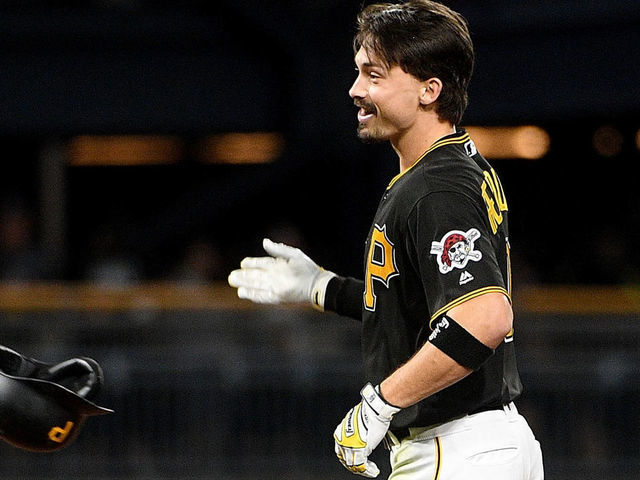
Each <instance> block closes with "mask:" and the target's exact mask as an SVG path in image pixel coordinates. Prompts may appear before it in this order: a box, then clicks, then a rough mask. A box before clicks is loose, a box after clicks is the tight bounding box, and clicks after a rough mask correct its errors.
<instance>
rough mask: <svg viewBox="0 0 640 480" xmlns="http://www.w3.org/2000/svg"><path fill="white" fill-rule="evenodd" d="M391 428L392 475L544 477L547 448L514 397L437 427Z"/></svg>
mask: <svg viewBox="0 0 640 480" xmlns="http://www.w3.org/2000/svg"><path fill="white" fill-rule="evenodd" d="M409 431H410V435H409V436H408V437H406V438H404V439H401V441H398V439H397V438H395V437H394V436H393V434H390V435H389V437H390V442H389V443H390V444H391V454H390V457H391V475H390V476H389V480H418V479H419V480H542V479H543V478H544V472H543V466H542V452H541V450H540V444H539V443H538V441H537V440H536V439H535V437H534V436H533V432H532V431H531V428H530V427H529V424H528V423H527V421H526V420H525V419H524V417H522V416H521V415H520V414H519V413H518V410H517V409H516V407H515V405H513V403H511V404H509V405H507V406H505V407H504V408H503V410H490V411H487V412H481V413H476V414H474V415H467V416H465V417H462V418H459V419H456V420H452V421H450V422H447V423H445V424H442V425H439V426H437V427H434V428H429V429H425V428H411V429H409Z"/></svg>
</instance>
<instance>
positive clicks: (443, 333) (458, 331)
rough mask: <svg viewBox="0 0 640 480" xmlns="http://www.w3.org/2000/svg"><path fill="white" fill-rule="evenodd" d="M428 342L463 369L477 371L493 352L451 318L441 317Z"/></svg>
mask: <svg viewBox="0 0 640 480" xmlns="http://www.w3.org/2000/svg"><path fill="white" fill-rule="evenodd" d="M429 342H431V344H433V345H434V346H435V347H436V348H438V349H439V350H441V351H442V352H444V353H446V354H447V355H448V356H450V357H451V358H452V359H454V360H455V361H456V362H458V363H459V364H460V365H462V366H463V367H467V368H470V369H472V370H477V369H478V368H480V367H481V366H482V364H483V363H484V362H486V361H487V360H488V359H489V357H491V355H493V350H492V349H491V348H489V347H487V346H486V345H485V344H484V343H482V342H481V341H480V340H478V339H477V338H476V337H474V336H473V335H471V334H470V333H469V332H467V331H466V330H465V329H464V328H463V327H462V326H461V325H460V324H458V323H457V322H456V321H455V320H454V319H453V318H451V317H449V316H447V315H442V316H441V317H440V319H439V320H438V323H436V326H435V328H434V329H433V331H432V332H431V335H429Z"/></svg>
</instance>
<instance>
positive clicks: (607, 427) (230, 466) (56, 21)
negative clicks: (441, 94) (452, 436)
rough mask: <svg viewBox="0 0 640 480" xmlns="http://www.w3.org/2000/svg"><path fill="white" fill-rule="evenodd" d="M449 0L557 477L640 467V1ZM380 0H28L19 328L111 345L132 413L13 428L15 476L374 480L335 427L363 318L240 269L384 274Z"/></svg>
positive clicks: (6, 111) (3, 310) (3, 297)
mask: <svg viewBox="0 0 640 480" xmlns="http://www.w3.org/2000/svg"><path fill="white" fill-rule="evenodd" d="M365 3H370V2H365ZM445 3H446V4H448V5H450V6H452V7H453V8H455V9H457V10H458V11H460V12H461V13H463V15H465V17H466V18H467V19H468V20H469V22H470V25H471V31H472V36H473V39H474V42H475V45H476V50H477V64H476V73H475V77H474V79H473V81H472V84H471V90H470V105H469V109H468V111H467V115H466V117H465V126H468V127H469V128H470V129H471V128H473V130H474V131H473V136H474V138H476V139H477V143H478V146H479V149H480V150H481V151H482V152H483V153H485V156H487V157H488V158H489V159H490V160H492V163H493V165H494V167H495V168H496V170H497V171H498V173H499V174H500V175H501V177H502V180H503V183H504V186H505V190H506V192H507V196H508V200H509V209H510V213H511V223H512V225H511V230H512V246H513V248H514V252H515V253H514V257H513V268H514V300H515V305H514V306H515V310H516V315H517V319H516V322H517V323H516V328H517V341H518V347H517V349H518V355H519V362H520V368H521V372H522V376H523V380H524V382H525V388H526V390H525V393H524V395H523V398H522V399H521V401H520V402H519V407H520V409H521V410H522V411H523V412H524V413H525V415H526V416H527V417H528V419H529V421H530V423H531V425H532V427H533V429H534V431H535V433H536V435H537V436H538V437H539V439H540V440H541V442H542V446H543V452H544V455H545V461H546V469H547V478H548V479H550V480H554V479H563V480H574V479H575V480H577V479H580V480H584V479H601V478H617V479H636V478H638V477H639V475H640V433H639V432H640V413H638V409H637V405H638V401H639V393H640V380H638V373H637V372H638V371H639V370H640V323H639V320H640V319H639V315H638V314H639V312H640V254H639V251H640V249H639V248H638V245H640V228H639V225H640V221H639V220H640V197H639V196H638V173H639V172H640V87H639V85H640V49H639V48H638V46H639V45H640V3H639V2H633V1H623V0H607V1H599V2H596V1H591V0H583V1H578V0H574V1H569V0H561V1H551V0H539V1H536V2H526V3H525V2H510V1H507V0H493V1H485V2H473V1H471V0H455V1H447V2H445ZM361 5H362V2H361V1H359V0H353V1H347V0H309V1H305V2H293V1H288V0H278V1H273V2H270V1H264V2H261V1H256V0H254V1H249V0H246V1H243V0H239V1H238V0H219V1H216V2H209V1H204V0H183V1H181V2H170V1H152V0H93V1H92V0H85V1H62V0H52V1H44V0H42V1H38V0H13V1H11V0H3V1H0V145H1V146H2V157H3V158H2V161H1V162H0V189H1V190H0V201H1V202H2V203H1V204H0V279H1V283H0V320H1V321H0V343H2V344H4V345H7V346H9V347H11V348H14V349H16V350H18V351H21V352H22V353H25V354H26V355H29V356H32V357H36V358H39V359H41V360H45V361H51V362H53V361H56V360H62V359H65V358H68V357H70V356H77V355H88V356H93V357H94V358H96V359H97V360H98V361H100V363H101V364H102V365H103V367H104V369H105V376H106V386H105V389H104V392H103V394H102V396H101V397H100V402H99V403H101V404H103V405H105V406H108V407H111V408H114V409H115V410H116V413H115V414H113V415H110V416H107V417H100V418H94V419H90V420H89V421H88V422H87V424H86V425H85V427H84V429H83V431H82V433H81V435H80V438H78V440H77V441H76V442H75V443H74V444H73V445H72V446H70V447H69V448H67V449H66V450H64V451H62V452H60V453H56V454H49V455H36V454H32V453H27V452H23V451H20V450H17V449H15V448H12V447H10V446H8V445H5V444H2V445H0V456H1V457H2V462H0V476H2V477H3V478H7V479H40V478H42V479H44V478H65V479H72V478H78V479H80V478H86V479H98V478H100V479H152V478H153V479H155V478H158V479H164V478H175V479H188V478H207V479H229V480H236V479H237V480H243V479H254V478H265V479H296V480H297V479H310V480H316V479H328V478H332V479H333V478H335V479H338V478H345V479H346V478H353V477H352V476H351V475H350V474H349V473H347V472H346V471H343V469H342V467H341V466H340V465H339V464H338V463H337V462H336V461H335V460H334V458H333V444H332V440H331V433H332V431H333V428H334V426H335V424H337V422H338V421H339V420H340V419H341V418H342V416H343V415H344V412H345V411H346V410H347V409H348V408H350V407H351V406H352V404H353V403H354V402H355V401H356V400H357V398H358V390H359V388H360V386H361V385H362V383H363V382H364V381H365V379H364V378H363V377H362V374H361V371H360V360H359V352H358V350H359V339H358V325H357V324H354V323H352V322H349V321H346V320H343V319H340V318H338V317H336V316H333V315H325V316H322V315H320V314H318V313H315V312H312V311H307V310H297V309H291V308H277V309H263V308H257V307H253V306H251V305H248V304H246V303H243V302H240V301H238V300H237V299H235V297H234V293H233V292H232V291H230V289H228V288H227V287H226V286H225V279H226V276H227V274H228V272H229V271H230V270H231V269H232V268H234V267H235V266H236V265H237V264H238V262H239V261H240V259H241V258H242V257H243V256H245V255H255V254H260V253H261V252H260V240H261V239H262V238H263V237H264V236H270V237H271V238H273V239H274V240H279V241H286V242H290V243H293V244H295V245H297V246H299V247H301V248H303V249H304V250H305V251H306V252H307V253H308V254H309V255H310V256H311V257H312V258H314V259H315V260H316V261H318V263H320V264H322V265H324V266H326V267H327V268H330V269H332V270H336V271H339V272H341V273H344V274H349V275H358V272H359V271H360V268H361V261H362V251H361V250H362V245H363V242H364V236H365V235H366V231H367V229H368V227H369V221H370V219H371V217H372V215H373V213H374V209H375V208H376V205H377V201H378V198H379V196H380V194H381V192H382V191H383V189H384V187H385V186H386V184H387V182H388V181H389V179H390V178H391V177H392V176H393V175H394V174H395V169H396V168H397V167H396V163H395V162H396V160H395V157H394V155H393V152H392V151H391V150H390V148H389V147H388V146H387V145H362V144H360V143H359V142H358V140H357V139H356V138H355V134H354V132H355V108H354V107H353V105H352V103H351V101H350V99H349V98H348V96H347V90H348V88H349V86H350V84H351V82H352V80H353V78H354V71H353V60H352V55H353V54H352V50H351V36H352V34H353V31H354V27H353V23H354V18H355V15H356V13H357V11H358V10H359V8H360V6H361ZM376 455H377V459H378V461H379V464H381V463H382V464H383V465H384V464H386V460H385V459H384V455H385V452H384V451H382V450H381V449H380V451H378V452H376Z"/></svg>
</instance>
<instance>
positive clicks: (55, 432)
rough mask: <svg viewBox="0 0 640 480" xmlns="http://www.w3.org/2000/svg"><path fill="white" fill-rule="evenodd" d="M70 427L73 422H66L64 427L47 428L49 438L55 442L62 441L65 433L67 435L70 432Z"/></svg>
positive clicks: (65, 436)
mask: <svg viewBox="0 0 640 480" xmlns="http://www.w3.org/2000/svg"><path fill="white" fill-rule="evenodd" d="M72 428H73V422H67V423H66V425H65V426H64V428H62V427H53V428H52V429H51V430H49V439H50V440H52V441H54V442H56V443H62V442H64V439H65V438H67V435H69V432H71V429H72Z"/></svg>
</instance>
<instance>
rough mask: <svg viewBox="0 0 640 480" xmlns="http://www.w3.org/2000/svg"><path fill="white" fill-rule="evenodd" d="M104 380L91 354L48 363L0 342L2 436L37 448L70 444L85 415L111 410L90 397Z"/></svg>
mask: <svg viewBox="0 0 640 480" xmlns="http://www.w3.org/2000/svg"><path fill="white" fill-rule="evenodd" d="M101 385H102V369H101V368H100V365H98V363H97V362H96V361H95V360H93V359H91V358H86V357H80V358H72V359H69V360H66V361H64V362H62V363H58V364H47V363H44V362H40V361H38V360H34V359H32V358H27V357H25V356H24V355H21V354H20V353H18V352H16V351H14V350H11V349H10V348H7V347H4V346H1V345H0V438H2V439H3V440H4V441H6V442H8V443H10V444H12V445H14V446H16V447H19V448H22V449H25V450H32V451H38V452H51V451H55V450H59V449H61V448H63V447H65V446H67V445H69V444H70V443H71V442H72V441H73V439H74V438H75V437H76V435H77V434H78V432H79V430H80V427H81V426H82V424H83V423H84V421H85V420H86V418H87V417H89V416H93V415H104V414H107V413H111V412H112V410H109V409H107V408H103V407H99V406H98V405H96V404H94V403H93V402H91V401H90V399H92V398H94V397H95V396H96V394H97V393H98V390H99V389H100V386H101Z"/></svg>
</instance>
